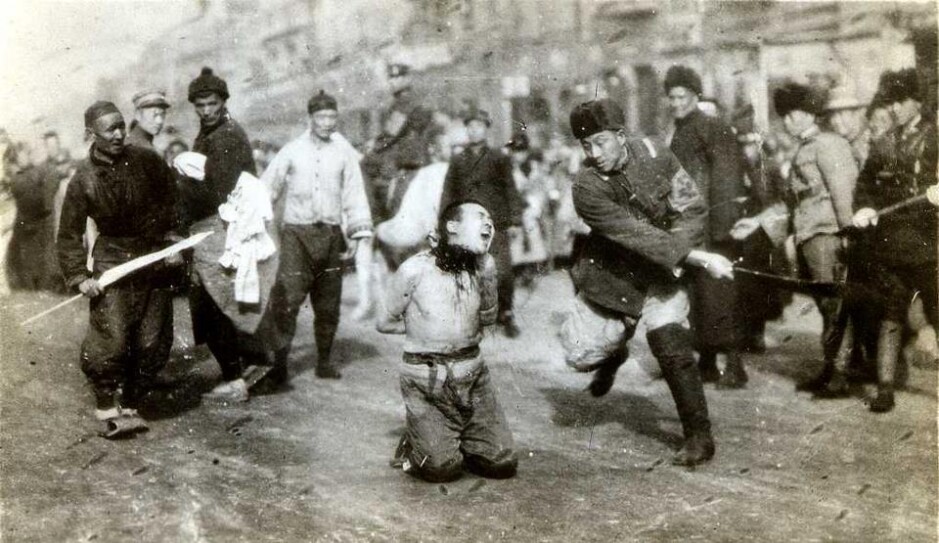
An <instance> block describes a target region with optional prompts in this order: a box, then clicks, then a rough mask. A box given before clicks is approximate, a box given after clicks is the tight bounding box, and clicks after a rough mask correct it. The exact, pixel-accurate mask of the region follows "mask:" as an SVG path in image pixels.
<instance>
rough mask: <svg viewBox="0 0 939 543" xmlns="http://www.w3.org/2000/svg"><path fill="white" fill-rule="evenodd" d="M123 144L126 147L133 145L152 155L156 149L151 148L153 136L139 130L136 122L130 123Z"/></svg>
mask: <svg viewBox="0 0 939 543" xmlns="http://www.w3.org/2000/svg"><path fill="white" fill-rule="evenodd" d="M124 142H125V143H126V144H127V145H133V146H135V147H140V148H142V149H150V150H151V151H153V152H154V153H155V152H156V147H154V146H153V134H150V133H149V132H147V131H146V130H144V129H143V128H140V125H139V124H137V121H134V122H132V123H131V125H130V129H129V130H128V131H127V139H126V140H125V141H124Z"/></svg>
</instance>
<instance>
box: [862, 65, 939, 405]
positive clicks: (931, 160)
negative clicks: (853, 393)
mask: <svg viewBox="0 0 939 543" xmlns="http://www.w3.org/2000/svg"><path fill="white" fill-rule="evenodd" d="M878 94H880V95H881V96H882V99H883V102H884V103H885V104H888V105H889V108H890V111H891V113H892V114H893V117H894V119H895V121H896V125H897V127H896V128H895V129H894V131H893V138H894V139H893V145H894V147H893V153H892V154H887V155H886V156H882V155H883V154H882V153H877V154H873V155H871V158H870V160H868V162H867V164H865V165H864V169H863V171H862V172H861V175H860V178H859V181H858V191H857V207H858V208H859V209H858V210H857V212H856V213H855V214H854V217H853V224H854V225H855V226H857V227H859V228H863V229H865V230H866V231H868V233H867V235H865V236H863V237H862V238H861V239H860V240H859V242H858V245H859V251H860V252H861V254H863V255H865V259H864V262H863V264H864V265H863V266H862V267H861V269H859V270H858V273H857V274H855V275H856V278H857V279H858V280H859V281H861V282H862V283H865V284H868V285H870V286H871V287H873V292H875V295H874V296H872V299H873V303H874V305H875V306H876V307H877V309H878V312H879V313H880V316H881V321H880V331H879V334H878V341H877V373H878V389H877V395H876V396H875V397H874V399H873V401H872V402H871V404H870V409H871V411H874V412H885V411H890V410H891V409H892V408H893V406H894V394H893V389H894V384H895V379H896V370H897V360H898V358H899V353H900V348H901V333H902V324H901V323H902V322H903V321H904V319H905V317H906V314H907V309H908V307H909V305H910V300H913V299H916V298H918V299H921V300H922V303H923V306H924V309H925V310H926V314H927V316H928V320H929V321H930V324H932V326H934V327H935V326H936V325H937V321H939V318H937V308H936V296H937V295H936V277H937V268H936V258H937V256H936V250H937V247H936V209H935V208H934V207H932V206H930V205H929V204H928V203H926V202H922V203H920V204H918V205H914V206H910V207H908V208H906V209H903V210H901V211H898V212H896V213H893V214H891V215H889V216H884V217H882V218H879V217H878V215H877V210H878V209H882V208H884V207H886V206H889V205H893V204H896V203H899V202H902V201H904V200H906V199H908V198H911V197H914V196H917V195H922V194H925V193H926V190H927V189H928V188H930V187H931V186H933V185H935V184H936V154H937V150H936V126H935V120H934V119H927V118H925V117H924V115H923V111H922V103H923V102H922V95H921V94H920V89H919V82H918V79H917V74H916V71H915V70H913V69H905V70H900V71H898V72H888V73H887V74H885V76H884V77H882V78H881V85H880V89H879V90H878ZM891 155H892V162H893V163H892V164H890V163H887V161H889V160H890V159H891ZM852 273H854V271H853V270H852Z"/></svg>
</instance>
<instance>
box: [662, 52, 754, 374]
mask: <svg viewBox="0 0 939 543" xmlns="http://www.w3.org/2000/svg"><path fill="white" fill-rule="evenodd" d="M701 91H702V86H701V78H700V77H699V76H698V74H697V73H695V71H694V70H692V69H691V68H687V67H685V66H673V67H672V68H670V69H669V70H668V73H667V74H666V75H665V94H666V95H667V96H668V102H669V108H670V109H671V112H672V116H673V117H674V119H675V133H674V135H673V136H672V141H671V149H672V152H673V153H675V156H676V157H678V161H679V162H681V165H682V167H684V169H685V170H686V171H687V172H688V173H689V174H690V175H691V177H692V178H694V180H695V181H696V182H697V183H698V187H699V188H700V190H701V194H702V196H703V197H704V202H705V206H706V208H707V215H706V219H705V221H706V222H705V235H704V247H705V249H706V250H708V251H711V252H717V253H720V254H722V255H724V256H726V257H728V258H734V257H735V256H736V253H737V247H736V246H735V242H734V240H733V238H731V237H730V230H731V228H732V227H733V225H734V223H735V222H736V221H737V219H739V218H740V204H741V199H742V198H741V197H742V196H743V195H744V191H745V190H746V187H745V186H744V180H743V169H742V163H741V161H740V154H739V150H738V148H737V141H736V138H735V136H734V132H733V129H731V127H730V126H729V125H727V124H726V123H725V122H723V121H721V120H720V119H717V118H715V117H711V116H708V115H705V114H704V113H703V112H702V111H701V110H700V109H699V108H698V100H699V98H700V96H701ZM692 282H693V287H692V290H691V292H692V302H691V307H692V318H691V324H692V327H693V328H694V330H695V346H696V348H697V350H698V352H699V353H700V355H701V358H700V360H699V365H700V367H701V370H702V371H701V376H702V378H703V379H704V380H705V381H717V386H718V388H741V387H743V386H744V385H745V384H746V382H747V374H746V372H745V371H744V367H743V361H742V360H741V358H740V355H739V353H738V349H739V343H740V338H739V336H740V333H739V328H740V323H739V319H738V315H737V311H736V307H737V285H736V284H735V283H734V282H732V281H723V280H717V279H714V278H712V277H711V276H710V275H709V274H708V273H706V272H705V271H702V270H696V271H695V272H694V274H693V278H692ZM718 358H722V359H724V364H722V366H723V367H722V368H718V364H717V359H718Z"/></svg>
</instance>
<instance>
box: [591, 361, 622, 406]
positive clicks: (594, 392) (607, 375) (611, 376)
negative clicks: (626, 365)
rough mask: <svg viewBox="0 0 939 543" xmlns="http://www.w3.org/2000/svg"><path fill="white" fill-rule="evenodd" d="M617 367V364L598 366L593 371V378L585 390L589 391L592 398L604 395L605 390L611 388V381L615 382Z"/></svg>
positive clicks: (607, 390)
mask: <svg viewBox="0 0 939 543" xmlns="http://www.w3.org/2000/svg"><path fill="white" fill-rule="evenodd" d="M618 369H619V364H615V365H614V364H608V365H605V366H600V368H599V369H598V370H597V371H595V372H594V374H593V380H592V381H590V384H589V385H587V390H589V391H590V395H591V396H593V397H594V398H599V397H601V396H606V394H607V392H609V391H610V389H612V388H613V383H614V382H616V370H618Z"/></svg>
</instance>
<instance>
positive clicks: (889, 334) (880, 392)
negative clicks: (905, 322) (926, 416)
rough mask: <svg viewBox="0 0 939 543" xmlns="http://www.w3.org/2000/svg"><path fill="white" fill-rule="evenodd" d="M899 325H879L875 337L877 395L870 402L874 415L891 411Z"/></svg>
mask: <svg viewBox="0 0 939 543" xmlns="http://www.w3.org/2000/svg"><path fill="white" fill-rule="evenodd" d="M900 347H901V328H900V324H899V323H897V322H894V321H890V320H884V321H882V322H881V323H880V334H879V335H878V337H877V395H876V396H874V399H873V400H871V405H870V409H871V411H873V412H875V413H886V412H887V411H890V410H891V409H893V405H894V401H893V386H894V383H895V379H896V374H897V362H898V360H899V358H900Z"/></svg>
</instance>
